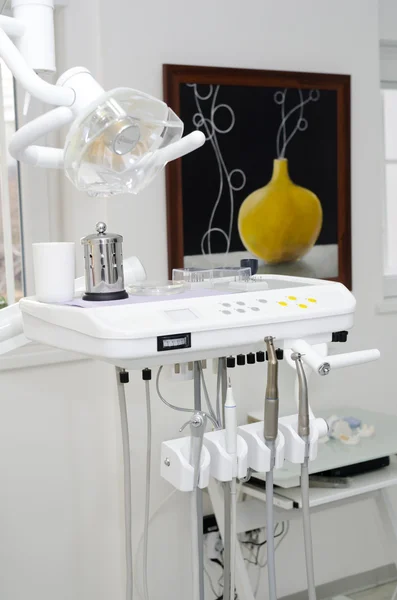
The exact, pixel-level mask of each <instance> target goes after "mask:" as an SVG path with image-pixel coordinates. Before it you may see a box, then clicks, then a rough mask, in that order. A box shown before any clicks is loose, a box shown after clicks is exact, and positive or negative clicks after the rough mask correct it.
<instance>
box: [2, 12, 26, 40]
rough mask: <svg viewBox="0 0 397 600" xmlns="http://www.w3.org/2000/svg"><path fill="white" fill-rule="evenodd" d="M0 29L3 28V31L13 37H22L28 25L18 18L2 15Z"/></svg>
mask: <svg viewBox="0 0 397 600" xmlns="http://www.w3.org/2000/svg"><path fill="white" fill-rule="evenodd" d="M0 29H3V31H5V32H6V33H7V34H8V35H11V36H12V37H21V35H23V34H24V33H25V31H26V26H25V24H24V23H22V21H18V19H14V18H13V17H6V16H5V15H0Z"/></svg>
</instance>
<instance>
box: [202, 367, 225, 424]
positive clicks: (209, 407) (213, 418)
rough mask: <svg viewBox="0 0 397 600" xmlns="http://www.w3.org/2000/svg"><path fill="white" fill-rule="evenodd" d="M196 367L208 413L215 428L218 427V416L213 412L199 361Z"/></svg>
mask: <svg viewBox="0 0 397 600" xmlns="http://www.w3.org/2000/svg"><path fill="white" fill-rule="evenodd" d="M198 369H199V371H200V377H201V384H202V387H203V392H204V397H205V402H206V404H207V408H208V414H209V415H210V416H211V417H212V420H213V421H214V422H215V423H216V424H217V429H220V423H219V421H218V417H217V415H216V414H215V411H214V409H213V408H212V404H211V400H210V396H209V393H208V389H207V384H206V381H205V377H204V372H203V367H202V366H201V364H200V363H199V365H198Z"/></svg>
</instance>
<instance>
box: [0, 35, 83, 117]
mask: <svg viewBox="0 0 397 600" xmlns="http://www.w3.org/2000/svg"><path fill="white" fill-rule="evenodd" d="M0 57H1V58H2V59H3V60H4V62H5V64H6V65H7V67H8V68H9V69H10V71H11V73H12V74H13V75H14V77H15V79H16V80H17V81H18V83H20V84H21V85H22V87H23V88H24V89H25V90H26V91H27V92H29V94H31V95H32V96H33V97H34V98H37V99H38V100H41V101H42V102H45V103H47V104H53V105H56V106H71V105H72V104H73V103H74V100H75V94H74V91H73V90H72V89H71V88H67V87H60V86H57V85H53V84H51V83H47V82H46V81H44V79H41V77H39V76H38V75H37V74H36V73H35V72H34V70H33V69H32V68H31V67H29V66H28V64H27V63H26V61H25V59H24V58H23V57H22V55H21V53H20V52H19V50H18V49H17V47H16V46H15V45H14V43H13V42H12V41H11V40H10V38H9V37H8V35H7V34H6V32H5V31H4V30H3V29H0Z"/></svg>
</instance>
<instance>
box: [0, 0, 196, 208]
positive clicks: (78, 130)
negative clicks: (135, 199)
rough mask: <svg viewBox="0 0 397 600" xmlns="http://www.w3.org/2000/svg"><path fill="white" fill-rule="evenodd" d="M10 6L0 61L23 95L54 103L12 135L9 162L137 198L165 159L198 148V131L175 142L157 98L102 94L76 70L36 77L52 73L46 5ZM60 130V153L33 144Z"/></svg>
mask: <svg viewBox="0 0 397 600" xmlns="http://www.w3.org/2000/svg"><path fill="white" fill-rule="evenodd" d="M11 6H12V10H13V15H14V17H13V18H10V17H5V16H3V15H0V57H1V58H2V59H3V60H4V62H5V63H6V65H7V66H8V68H9V69H10V71H11V72H12V74H13V75H14V77H15V79H16V80H17V81H18V82H19V83H20V84H21V85H22V87H23V88H24V89H25V90H26V92H27V93H28V94H29V95H31V96H33V97H35V98H37V99H39V100H41V101H42V102H45V103H47V104H52V105H55V106H56V108H54V109H52V110H49V111H48V112H47V113H45V114H44V115H41V116H40V117H38V118H36V119H33V120H32V121H30V122H28V123H27V124H26V125H23V126H22V127H21V128H20V129H19V130H18V131H17V132H16V133H15V135H14V136H13V138H12V141H11V143H10V146H9V151H10V154H11V156H13V157H14V158H15V159H17V160H19V161H20V162H24V163H27V164H31V165H34V166H38V167H44V168H56V169H64V171H65V174H66V176H67V177H68V179H69V180H70V181H71V182H72V183H73V184H74V185H75V186H76V188H77V189H78V190H80V191H85V192H87V193H88V194H89V195H90V196H111V195H115V194H122V193H133V194H137V193H138V192H140V191H141V190H142V189H143V188H145V187H146V186H147V185H148V184H149V183H150V182H151V181H152V179H153V178H154V177H155V176H156V175H157V173H159V171H161V170H162V169H163V168H164V166H165V165H166V164H167V163H168V162H169V161H171V160H174V159H176V158H179V157H181V156H183V155H184V154H187V153H189V152H191V151H192V150H195V149H196V148H198V147H200V146H201V145H202V144H203V143H204V141H205V136H204V134H203V133H202V132H199V131H195V132H193V133H191V134H189V135H187V136H185V137H184V138H182V134H183V123H182V121H181V120H180V119H179V117H178V116H177V115H176V114H175V113H174V112H173V111H172V110H171V109H170V108H169V107H168V106H167V105H166V104H165V103H164V102H163V101H161V100H159V99H157V98H154V97H153V96H150V95H149V94H145V93H143V92H140V91H138V90H134V89H131V88H124V87H123V88H116V89H113V90H110V91H105V90H104V89H103V88H102V87H101V86H100V85H99V83H98V82H97V81H96V80H95V79H94V77H93V76H92V75H91V73H90V72H89V71H88V70H87V69H85V68H84V67H75V68H72V69H69V70H68V71H66V72H65V73H64V74H63V75H61V76H60V77H59V79H58V81H57V83H56V85H52V84H50V83H47V82H46V81H44V80H43V79H41V78H40V77H39V75H38V74H37V73H39V72H53V71H55V44H54V23H53V11H54V1H53V0H13V1H12V4H11ZM11 38H13V40H14V41H13V40H11ZM64 126H68V127H69V130H68V133H67V135H66V142H65V146H64V148H51V147H47V146H39V145H36V142H37V140H38V139H39V138H41V137H43V136H45V135H47V134H49V133H51V132H53V131H56V130H59V129H61V128H62V127H64Z"/></svg>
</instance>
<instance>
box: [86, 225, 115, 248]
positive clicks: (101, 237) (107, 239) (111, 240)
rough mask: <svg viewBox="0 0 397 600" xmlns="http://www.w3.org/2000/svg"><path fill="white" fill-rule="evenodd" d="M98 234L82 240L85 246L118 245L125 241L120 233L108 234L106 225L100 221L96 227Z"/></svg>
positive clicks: (87, 236)
mask: <svg viewBox="0 0 397 600" xmlns="http://www.w3.org/2000/svg"><path fill="white" fill-rule="evenodd" d="M95 229H96V233H91V234H90V235H86V236H85V237H83V238H81V243H82V244H83V245H84V244H117V243H119V242H122V241H123V236H122V235H120V234H118V233H107V232H106V223H104V222H103V221H99V222H98V223H97V224H96V225H95Z"/></svg>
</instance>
